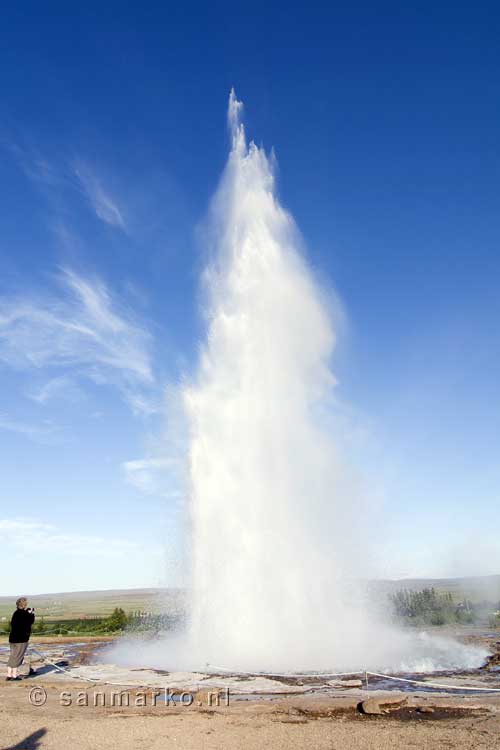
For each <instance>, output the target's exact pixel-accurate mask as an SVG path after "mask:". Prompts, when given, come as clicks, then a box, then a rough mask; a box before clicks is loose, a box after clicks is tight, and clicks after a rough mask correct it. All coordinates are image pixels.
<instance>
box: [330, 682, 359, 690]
mask: <svg viewBox="0 0 500 750" xmlns="http://www.w3.org/2000/svg"><path fill="white" fill-rule="evenodd" d="M327 685H330V687H335V688H361V687H363V682H362V681H361V680H330V682H327Z"/></svg>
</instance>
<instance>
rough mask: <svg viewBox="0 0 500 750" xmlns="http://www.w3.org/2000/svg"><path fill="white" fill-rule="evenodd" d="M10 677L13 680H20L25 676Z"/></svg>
mask: <svg viewBox="0 0 500 750" xmlns="http://www.w3.org/2000/svg"><path fill="white" fill-rule="evenodd" d="M10 679H11V682H19V680H22V679H23V678H22V677H20V676H19V675H18V676H17V677H11V678H10Z"/></svg>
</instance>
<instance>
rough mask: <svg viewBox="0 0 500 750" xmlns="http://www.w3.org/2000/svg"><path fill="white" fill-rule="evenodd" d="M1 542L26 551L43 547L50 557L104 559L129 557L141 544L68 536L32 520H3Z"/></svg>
mask: <svg viewBox="0 0 500 750" xmlns="http://www.w3.org/2000/svg"><path fill="white" fill-rule="evenodd" d="M0 540H1V541H2V544H5V543H8V544H11V545H13V546H14V547H15V548H18V549H20V550H22V551H28V550H33V549H37V550H39V549H40V548H42V547H43V548H44V549H46V550H47V551H50V554H54V553H66V552H68V553H71V555H89V554H92V555H99V556H102V557H114V556H116V555H117V554H122V555H127V554H128V553H130V552H134V551H136V550H137V549H138V548H139V545H138V544H137V543H135V542H133V541H130V540H127V539H114V538H109V537H102V536H89V535H85V534H79V533H74V532H66V531H63V530H61V529H59V528H58V527H57V526H55V525H53V524H50V523H44V522H43V521H39V520H37V519H29V518H3V519H0Z"/></svg>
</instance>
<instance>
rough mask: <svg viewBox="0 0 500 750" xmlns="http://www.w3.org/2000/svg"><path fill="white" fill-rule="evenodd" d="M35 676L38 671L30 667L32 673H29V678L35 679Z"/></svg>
mask: <svg viewBox="0 0 500 750" xmlns="http://www.w3.org/2000/svg"><path fill="white" fill-rule="evenodd" d="M34 674H36V669H32V668H31V667H30V671H29V672H28V677H33V675H34Z"/></svg>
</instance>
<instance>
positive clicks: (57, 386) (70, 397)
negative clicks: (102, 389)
mask: <svg viewBox="0 0 500 750" xmlns="http://www.w3.org/2000/svg"><path fill="white" fill-rule="evenodd" d="M27 395H28V397H29V398H30V399H32V401H36V402H37V403H38V404H47V403H48V402H49V401H52V400H54V399H65V400H66V401H72V402H75V401H80V400H81V399H82V398H83V392H82V390H81V388H79V386H78V385H77V384H76V383H75V382H74V380H73V378H71V377H69V376H67V375H60V376H58V377H55V378H50V379H49V380H47V382H45V383H44V384H43V385H41V386H38V387H37V388H34V389H33V390H31V391H30V392H29V393H28V394H27Z"/></svg>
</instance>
